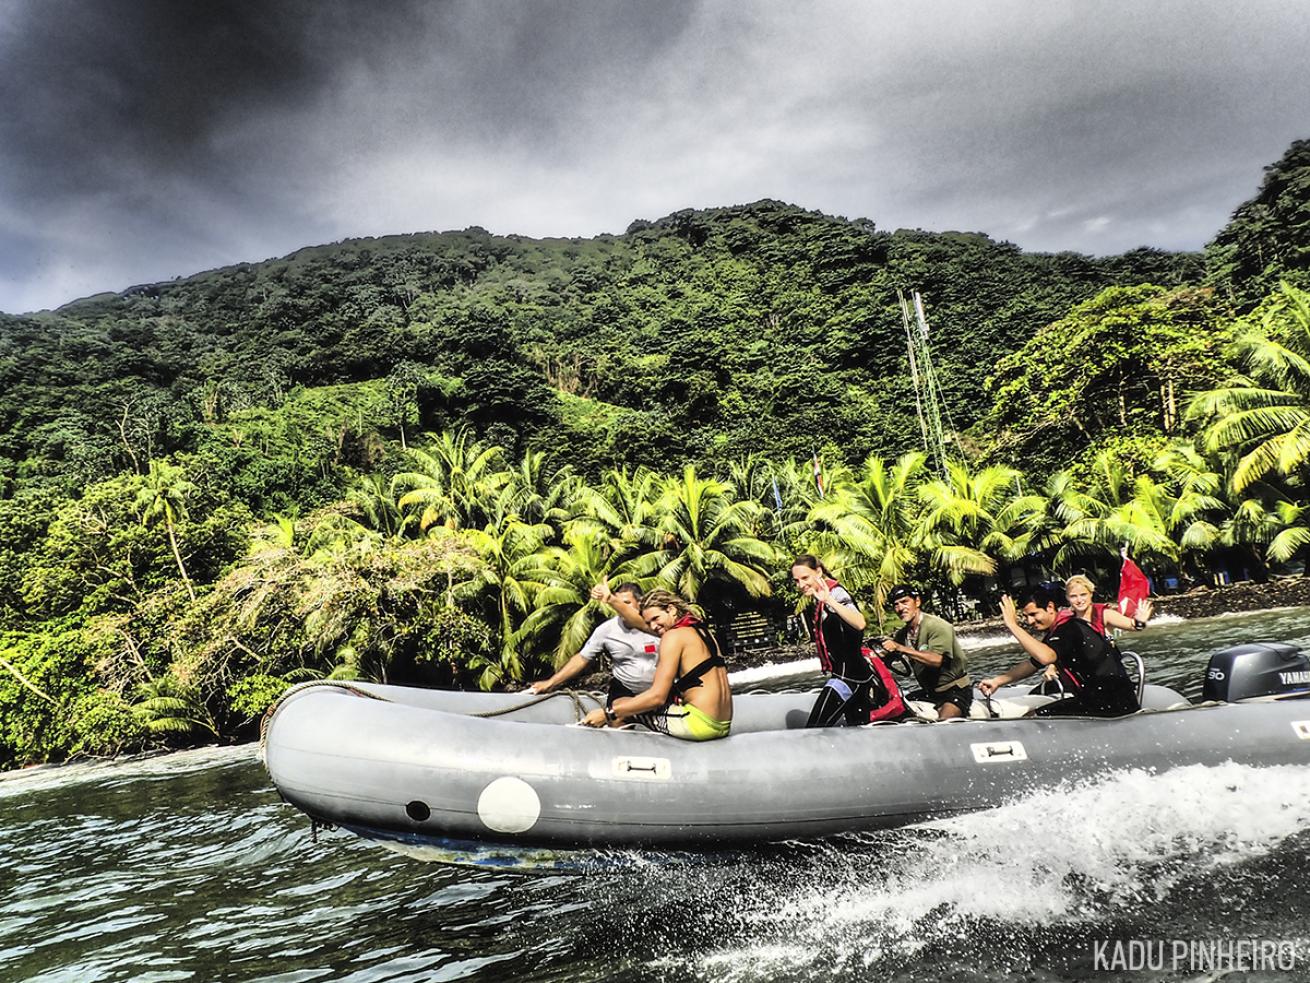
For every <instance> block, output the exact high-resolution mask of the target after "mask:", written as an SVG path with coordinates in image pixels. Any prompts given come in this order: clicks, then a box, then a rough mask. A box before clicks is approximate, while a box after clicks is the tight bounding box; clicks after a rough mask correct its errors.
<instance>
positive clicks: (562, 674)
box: [528, 583, 660, 706]
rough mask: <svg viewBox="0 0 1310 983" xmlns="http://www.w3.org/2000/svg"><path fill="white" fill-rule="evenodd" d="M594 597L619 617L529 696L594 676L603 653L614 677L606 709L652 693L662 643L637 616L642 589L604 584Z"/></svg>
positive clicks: (604, 625)
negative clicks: (623, 699) (622, 700)
mask: <svg viewBox="0 0 1310 983" xmlns="http://www.w3.org/2000/svg"><path fill="white" fill-rule="evenodd" d="M591 596H592V597H594V598H595V599H596V600H598V601H603V602H604V603H606V604H608V605H610V607H612V608H614V610H615V611H617V612H619V613H618V614H616V615H615V616H614V617H612V618H609V619H607V620H606V621H603V622H601V624H600V625H599V626H598V627H597V628H596V630H595V631H593V632H592V633H591V637H590V638H588V639H587V642H586V644H585V645H583V646H582V650H581V651H580V652H578V654H577V655H575V656H574V657H573V658H571V659H569V661H568V662H566V663H564V665H562V666H561V667H560V668H559V670H558V671H557V672H556V673H555V675H553V676H551V677H550V678H549V679H543V680H541V681H540V682H536V683H533V684H532V685H531V686H530V687H529V688H528V692H529V693H549V692H550V691H551V690H553V689H556V688H558V687H560V686H562V685H564V684H565V683H567V682H568V681H569V680H570V679H573V678H574V677H576V676H581V675H582V674H583V673H587V672H591V670H592V669H593V668H594V663H595V661H596V657H597V656H599V655H600V654H601V653H602V652H604V653H605V654H606V655H608V656H609V659H610V665H611V667H612V668H611V672H612V674H613V675H612V677H611V679H610V687H609V696H608V698H607V699H606V701H605V702H606V706H608V705H610V704H612V703H613V702H614V701H615V700H617V699H618V698H619V697H621V696H636V695H637V694H638V693H644V692H645V691H646V690H648V689H650V686H651V683H652V682H653V681H654V679H655V663H656V662H657V661H658V660H659V652H660V640H659V636H658V635H653V634H651V633H650V632H649V631H648V630H647V629H646V625H645V623H644V622H643V621H642V620H641V615H640V614H639V613H638V612H639V611H640V610H641V588H640V587H638V586H637V585H636V584H619V586H618V587H615V588H614V589H613V590H610V588H609V585H607V584H603V583H602V584H598V585H597V586H596V587H595V588H593V589H592V592H591ZM638 625H640V627H637V626H638Z"/></svg>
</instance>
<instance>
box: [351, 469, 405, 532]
mask: <svg viewBox="0 0 1310 983" xmlns="http://www.w3.org/2000/svg"><path fill="white" fill-rule="evenodd" d="M347 501H348V502H350V503H351V504H352V505H354V506H356V507H357V508H358V509H359V512H360V514H361V518H362V525H364V526H366V527H367V528H369V529H374V530H376V531H377V532H379V533H381V534H382V535H383V536H386V537H388V538H390V537H398V536H403V535H404V534H405V530H406V527H407V526H408V525H409V517H408V516H406V515H405V514H404V512H402V511H401V510H400V506H399V505H398V504H397V503H396V496H395V495H394V494H393V493H392V490H391V486H390V483H389V482H388V481H387V479H386V478H384V477H383V476H382V475H380V474H366V475H363V476H362V477H360V479H359V480H358V481H356V482H355V486H354V487H353V488H352V489H351V490H350V493H349V495H348V496H347Z"/></svg>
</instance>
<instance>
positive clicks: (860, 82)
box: [0, 0, 1310, 310]
mask: <svg viewBox="0 0 1310 983" xmlns="http://www.w3.org/2000/svg"><path fill="white" fill-rule="evenodd" d="M1306 20H1307V19H1306V18H1304V17H1302V16H1301V11H1300V8H1298V6H1297V5H1295V4H1283V3H1277V2H1274V0H1253V2H1251V3H1248V4H1245V5H1243V6H1242V7H1241V8H1240V11H1239V12H1238V13H1234V12H1233V8H1231V6H1230V5H1227V4H1220V3H1217V2H1215V3H1208V2H1178V0H1159V2H1155V3H1152V4H1146V5H1143V4H1134V3H1127V2H1124V3H1117V2H1109V0H1101V2H1077V3H1075V2H1071V0H1070V2H1060V0H1046V2H1036V0H1034V2H1018V0H989V2H987V3H949V2H942V0H936V2H934V0H923V2H919V3H915V4H906V3H892V2H875V0H869V2H850V3H840V2H835V3H807V4H787V3H763V2H761V3H752V4H739V3H730V2H727V0H686V2H678V3H644V2H606V0H594V2H586V3H580V2H567V0H561V2H541V0H530V2H529V0H521V2H520V0H458V2H456V0H451V2H419V0H390V2H373V3H364V2H354V0H351V2H346V0H313V2H310V0H261V2H253V0H250V2H245V0H242V2H233V0H225V2H202V0H8V2H7V5H4V6H0V99H3V103H4V106H5V109H4V111H3V112H0V310H25V309H31V308H34V307H39V306H49V305H54V304H58V303H62V302H64V301H66V300H69V299H71V298H73V297H75V296H78V295H82V294H86V293H90V292H93V291H96V290H101V289H121V288H123V287H125V286H127V285H129V284H130V283H133V282H143V281H148V280H153V279H164V278H167V277H169V276H173V275H177V274H185V273H189V272H193V271H196V270H199V269H204V268H206V267H211V266H216V265H221V264H224V263H231V262H236V261H239V260H257V259H262V258H264V257H267V256H270V255H277V254H280V253H284V252H287V251H290V250H292V249H294V248H296V247H298V246H301V245H306V244H310V243H317V242H323V241H329V240H332V239H336V238H341V237H344V236H351V235H374V234H383V233H388V232H405V231H413V230H420V229H432V228H459V227H462V226H464V225H469V224H478V225H483V226H486V227H488V228H490V229H492V230H493V231H498V232H521V233H524V234H528V235H591V234H594V233H596V232H600V231H619V230H621V229H622V228H623V227H624V226H625V225H626V224H627V223H628V222H629V221H630V220H631V219H633V218H637V217H646V218H653V217H656V216H658V215H661V214H665V213H667V212H670V211H673V210H676V209H678V208H683V207H688V206H691V207H701V206H709V205H719V204H729V203H735V202H744V201H750V200H754V199H757V198H762V197H771V198H782V199H786V200H790V201H794V202H796V203H798V204H801V205H804V206H806V207H812V208H821V209H824V210H826V211H830V212H835V213H840V214H846V215H852V216H854V215H861V216H868V217H871V218H873V219H874V220H875V221H877V223H878V224H879V225H880V226H882V227H884V228H895V227H897V226H919V227H924V228H936V229H948V228H963V229H970V230H979V231H985V232H988V233H991V234H992V235H994V236H996V237H998V238H1008V239H1011V240H1014V241H1016V242H1019V243H1020V244H1021V245H1023V246H1025V247H1026V248H1040V249H1080V250H1084V251H1090V252H1113V251H1119V250H1122V249H1126V248H1131V247H1133V246H1136V245H1142V244H1150V245H1156V246H1162V247H1166V248H1196V247H1198V246H1200V245H1201V244H1202V243H1203V242H1204V241H1205V240H1206V239H1207V238H1208V237H1209V236H1210V235H1212V234H1213V233H1214V231H1215V230H1217V229H1218V228H1219V227H1220V226H1221V225H1222V224H1223V222H1224V220H1225V219H1226V217H1227V214H1228V213H1229V212H1230V211H1231V209H1232V208H1233V207H1234V206H1236V205H1237V204H1238V203H1239V202H1240V201H1241V200H1242V199H1243V198H1245V197H1248V196H1249V195H1250V194H1251V193H1252V192H1253V191H1254V189H1255V187H1256V185H1257V184H1258V182H1259V178H1260V168H1261V166H1263V165H1264V164H1267V163H1269V162H1271V161H1272V160H1274V159H1276V158H1277V157H1278V156H1279V155H1280V154H1281V152H1282V150H1283V149H1284V148H1285V147H1286V146H1287V144H1288V143H1290V141H1291V140H1292V139H1294V138H1296V137H1301V136H1307V135H1310V133H1308V132H1307V129H1310V127H1308V126H1307V124H1310V113H1307V111H1306V106H1308V105H1310V76H1307V75H1306V73H1304V72H1303V71H1302V69H1301V65H1302V62H1303V54H1302V53H1303V50H1304V47H1305V42H1306V40H1307V30H1306Z"/></svg>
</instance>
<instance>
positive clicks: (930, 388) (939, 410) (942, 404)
mask: <svg viewBox="0 0 1310 983" xmlns="http://www.w3.org/2000/svg"><path fill="white" fill-rule="evenodd" d="M911 296H912V298H913V302H914V324H913V325H912V324H911V323H910V304H909V303H908V302H907V301H906V299H905V294H904V293H902V292H901V291H899V290H898V291H896V297H897V299H898V300H899V301H900V302H901V322H902V324H903V325H904V327H905V346H906V349H907V351H908V352H909V356H910V378H911V379H912V380H913V382H914V402H915V407H916V409H917V410H918V414H919V429H920V431H921V433H922V435H923V449H924V453H926V454H927V455H928V457H929V459H930V460H931V461H932V462H933V463H934V464H935V465H936V467H937V470H938V471H939V472H941V474H942V475H943V476H944V475H945V474H946V462H947V460H948V455H947V453H946V434H947V431H948V430H949V431H950V432H951V433H954V432H955V424H954V422H953V421H952V420H951V411H950V410H949V409H948V408H947V406H946V399H945V397H944V396H943V394H942V387H941V382H940V381H939V380H938V378H937V370H936V369H935V368H933V364H932V353H931V352H930V351H929V349H928V317H927V315H926V314H924V312H923V296H922V295H921V294H920V293H919V292H918V291H917V290H916V291H914V293H913V294H911Z"/></svg>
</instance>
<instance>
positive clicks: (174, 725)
mask: <svg viewBox="0 0 1310 983" xmlns="http://www.w3.org/2000/svg"><path fill="white" fill-rule="evenodd" d="M151 463H152V464H153V463H154V462H153V461H152V462H151ZM137 696H138V697H139V699H138V700H137V702H136V703H134V704H133V705H132V713H133V714H134V715H135V716H136V717H137V719H138V720H140V721H141V722H142V723H143V724H144V725H145V728H146V730H148V731H149V732H150V733H152V734H157V735H161V736H166V735H170V734H176V735H179V736H184V735H187V734H190V733H192V732H193V731H196V730H205V731H208V732H209V733H210V734H212V735H213V736H214V737H218V725H217V724H216V723H215V722H214V718H213V717H212V716H210V714H209V711H207V710H206V709H205V707H204V705H203V704H202V703H201V702H200V700H199V698H198V697H197V695H196V693H195V691H193V690H191V689H188V688H186V687H184V686H183V685H182V684H181V683H179V682H178V681H177V679H175V678H174V677H173V676H172V675H163V676H160V677H159V678H158V679H150V680H147V681H146V682H143V683H141V684H140V685H139V686H138V687H137Z"/></svg>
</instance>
